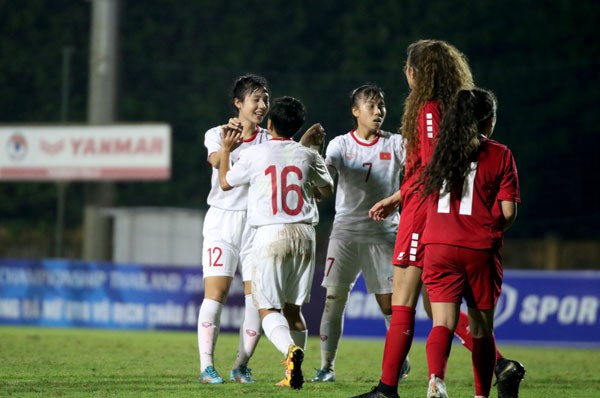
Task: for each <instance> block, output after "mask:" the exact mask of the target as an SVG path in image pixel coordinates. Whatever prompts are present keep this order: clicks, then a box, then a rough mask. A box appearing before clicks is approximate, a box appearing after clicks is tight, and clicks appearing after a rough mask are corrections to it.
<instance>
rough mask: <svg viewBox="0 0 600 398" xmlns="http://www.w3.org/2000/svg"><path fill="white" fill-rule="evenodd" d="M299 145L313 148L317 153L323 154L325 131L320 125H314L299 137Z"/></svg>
mask: <svg viewBox="0 0 600 398" xmlns="http://www.w3.org/2000/svg"><path fill="white" fill-rule="evenodd" d="M300 144H302V145H304V146H305V147H309V148H313V149H315V150H316V151H317V152H319V153H323V145H324V144H325V129H324V128H323V126H322V125H321V123H315V124H313V125H312V126H310V127H309V128H308V130H306V132H305V133H304V134H302V137H300Z"/></svg>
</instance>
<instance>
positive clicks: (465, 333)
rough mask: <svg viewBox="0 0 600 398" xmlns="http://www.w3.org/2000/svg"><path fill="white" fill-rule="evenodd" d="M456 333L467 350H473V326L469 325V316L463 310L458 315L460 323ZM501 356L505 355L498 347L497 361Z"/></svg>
mask: <svg viewBox="0 0 600 398" xmlns="http://www.w3.org/2000/svg"><path fill="white" fill-rule="evenodd" d="M454 334H455V335H456V337H458V338H459V340H460V342H461V343H462V345H464V346H465V348H466V349H467V350H469V351H471V352H473V336H472V335H471V328H470V327H469V316H468V315H467V314H465V313H464V312H462V311H461V312H460V314H459V315H458V323H457V325H456V330H455V331H454ZM500 358H504V356H503V355H502V353H501V352H500V350H498V348H496V361H497V360H498V359H500Z"/></svg>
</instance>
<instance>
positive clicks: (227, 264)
mask: <svg viewBox="0 0 600 398" xmlns="http://www.w3.org/2000/svg"><path fill="white" fill-rule="evenodd" d="M253 235H254V228H252V227H250V226H249V225H248V224H247V223H246V211H245V210H223V209H219V208H215V207H210V208H209V209H208V211H207V212H206V215H205V217H204V226H203V229H202V236H203V242H202V273H203V277H204V278H206V277H207V276H230V277H233V276H234V275H235V271H236V270H237V269H238V267H240V274H241V275H242V279H243V280H244V281H249V280H250V279H251V278H252V268H251V265H250V263H249V261H248V255H249V253H250V249H251V247H252V237H253Z"/></svg>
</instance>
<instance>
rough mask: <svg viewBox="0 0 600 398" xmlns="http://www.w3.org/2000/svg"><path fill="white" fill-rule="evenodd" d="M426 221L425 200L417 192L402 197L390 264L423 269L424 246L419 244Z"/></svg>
mask: <svg viewBox="0 0 600 398" xmlns="http://www.w3.org/2000/svg"><path fill="white" fill-rule="evenodd" d="M426 221H427V200H426V198H425V197H424V196H423V195H421V194H420V193H419V192H414V191H413V192H412V194H409V195H408V196H407V197H404V196H403V197H402V211H401V212H400V224H399V225H398V233H397V234H396V244H395V245H394V256H393V257H392V264H394V265H398V266H407V265H414V266H416V267H420V268H423V255H424V246H423V245H422V244H421V240H422V238H423V231H425V222H426Z"/></svg>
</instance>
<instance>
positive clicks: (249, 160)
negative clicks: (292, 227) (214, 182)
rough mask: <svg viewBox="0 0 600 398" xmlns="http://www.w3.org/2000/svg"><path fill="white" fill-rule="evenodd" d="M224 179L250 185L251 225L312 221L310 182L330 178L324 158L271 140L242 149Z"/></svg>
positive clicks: (313, 208) (313, 205)
mask: <svg viewBox="0 0 600 398" xmlns="http://www.w3.org/2000/svg"><path fill="white" fill-rule="evenodd" d="M226 179H227V182H228V183H229V184H230V185H232V186H237V185H241V184H250V188H249V190H248V224H250V225H251V226H253V227H257V226H262V225H270V224H290V223H309V224H311V223H312V222H313V220H314V217H315V213H316V202H315V200H314V196H313V185H314V186H317V187H323V186H325V185H328V184H329V183H330V182H331V181H332V179H331V176H330V175H329V172H328V171H327V168H326V167H325V162H324V161H323V158H322V157H321V156H320V155H319V154H318V153H317V152H315V151H313V150H312V149H309V148H306V147H304V146H302V145H300V144H299V143H297V142H295V141H293V140H291V139H271V140H269V141H267V142H266V143H264V144H260V145H256V146H253V147H250V148H247V149H245V150H243V151H242V152H240V154H239V159H238V160H237V162H236V163H235V164H234V166H233V167H232V168H231V170H229V172H228V173H227V177H226Z"/></svg>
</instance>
